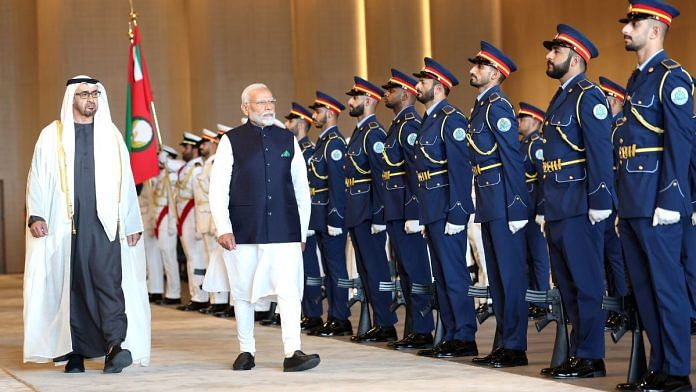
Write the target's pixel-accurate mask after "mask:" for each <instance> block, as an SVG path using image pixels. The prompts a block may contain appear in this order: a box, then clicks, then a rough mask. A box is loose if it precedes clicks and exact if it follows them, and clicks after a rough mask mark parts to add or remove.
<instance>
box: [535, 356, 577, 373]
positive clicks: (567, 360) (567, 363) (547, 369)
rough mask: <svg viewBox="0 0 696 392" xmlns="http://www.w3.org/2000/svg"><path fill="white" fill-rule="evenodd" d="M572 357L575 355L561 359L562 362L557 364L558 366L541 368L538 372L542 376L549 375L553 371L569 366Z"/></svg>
mask: <svg viewBox="0 0 696 392" xmlns="http://www.w3.org/2000/svg"><path fill="white" fill-rule="evenodd" d="M574 359H575V357H570V358H568V359H566V360H565V361H563V363H562V364H560V365H558V366H554V367H547V368H543V369H541V371H540V372H539V373H540V374H541V375H542V376H548V377H551V376H553V375H554V373H556V372H558V371H561V370H565V369H567V368H569V367H570V364H571V363H572V362H573V360H574Z"/></svg>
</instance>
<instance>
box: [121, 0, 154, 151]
mask: <svg viewBox="0 0 696 392" xmlns="http://www.w3.org/2000/svg"><path fill="white" fill-rule="evenodd" d="M128 3H129V4H130V21H129V22H128V35H129V37H130V40H131V43H133V28H132V26H137V25H138V21H137V17H138V16H137V14H136V13H135V11H134V10H133V0H128ZM131 24H132V26H131ZM150 108H151V109H152V118H153V120H155V131H157V143H158V145H157V147H158V149H160V150H161V149H162V133H161V132H160V127H159V121H158V120H157V110H156V109H155V101H154V100H152V101H150Z"/></svg>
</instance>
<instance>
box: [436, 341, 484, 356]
mask: <svg viewBox="0 0 696 392" xmlns="http://www.w3.org/2000/svg"><path fill="white" fill-rule="evenodd" d="M475 355H478V348H477V347H476V342H475V341H470V342H467V341H465V340H450V341H448V342H447V344H446V345H445V346H444V347H443V348H441V349H440V351H439V352H438V353H437V354H436V355H435V358H459V357H473V356H475Z"/></svg>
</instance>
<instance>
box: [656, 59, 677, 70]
mask: <svg viewBox="0 0 696 392" xmlns="http://www.w3.org/2000/svg"><path fill="white" fill-rule="evenodd" d="M660 64H662V65H663V66H664V67H665V68H667V69H674V68H679V67H681V64H679V63H678V62H676V61H674V60H672V59H664V60H662V61H660Z"/></svg>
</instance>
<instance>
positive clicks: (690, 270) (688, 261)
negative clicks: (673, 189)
mask: <svg viewBox="0 0 696 392" xmlns="http://www.w3.org/2000/svg"><path fill="white" fill-rule="evenodd" d="M692 129H693V131H694V132H696V115H695V116H694V127H693V128H692ZM692 137H693V141H692V145H691V160H690V162H689V183H690V185H691V206H692V208H693V206H694V205H696V136H692ZM682 244H683V245H682V264H684V273H685V274H686V289H687V290H688V293H689V302H690V303H691V318H692V319H696V226H694V224H693V222H692V219H691V218H689V217H686V218H684V239H683V240H682Z"/></svg>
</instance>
